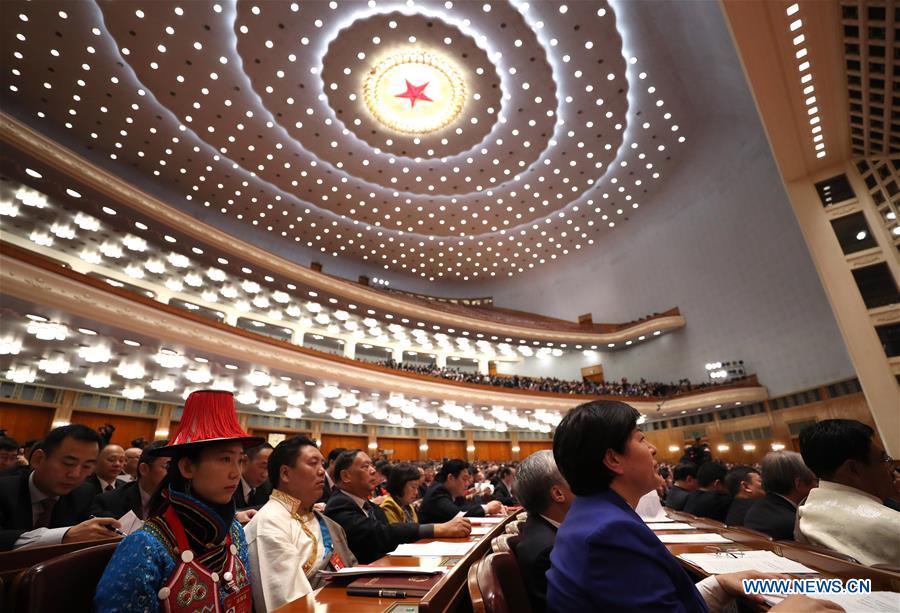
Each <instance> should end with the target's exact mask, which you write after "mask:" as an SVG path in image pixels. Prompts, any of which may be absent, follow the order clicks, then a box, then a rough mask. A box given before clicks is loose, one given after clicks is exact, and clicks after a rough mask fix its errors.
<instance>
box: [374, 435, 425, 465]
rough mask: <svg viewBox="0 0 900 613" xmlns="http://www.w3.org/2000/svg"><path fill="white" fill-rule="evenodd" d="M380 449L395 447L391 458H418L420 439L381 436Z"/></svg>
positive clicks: (379, 440)
mask: <svg viewBox="0 0 900 613" xmlns="http://www.w3.org/2000/svg"><path fill="white" fill-rule="evenodd" d="M378 449H393V450H394V453H393V454H391V455H390V456H388V458H389V459H391V460H418V459H419V439H415V438H389V437H379V439H378Z"/></svg>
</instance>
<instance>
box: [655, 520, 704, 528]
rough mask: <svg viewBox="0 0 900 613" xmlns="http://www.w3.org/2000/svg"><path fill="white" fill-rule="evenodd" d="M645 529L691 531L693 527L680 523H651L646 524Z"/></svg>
mask: <svg viewBox="0 0 900 613" xmlns="http://www.w3.org/2000/svg"><path fill="white" fill-rule="evenodd" d="M647 527H648V528H650V529H651V530H693V529H694V527H693V526H692V525H690V524H685V523H682V522H677V521H672V522H668V523H663V522H652V523H649V524H647Z"/></svg>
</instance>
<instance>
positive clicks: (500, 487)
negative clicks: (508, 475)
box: [494, 481, 519, 507]
mask: <svg viewBox="0 0 900 613" xmlns="http://www.w3.org/2000/svg"><path fill="white" fill-rule="evenodd" d="M494 500H499V501H500V504H504V505H506V506H508V507H514V506H516V505H517V504H519V501H518V500H516V497H515V496H513V495H512V492H510V491H509V488H508V487H507V486H506V484H505V483H503V481H498V482H497V486H496V487H495V488H494Z"/></svg>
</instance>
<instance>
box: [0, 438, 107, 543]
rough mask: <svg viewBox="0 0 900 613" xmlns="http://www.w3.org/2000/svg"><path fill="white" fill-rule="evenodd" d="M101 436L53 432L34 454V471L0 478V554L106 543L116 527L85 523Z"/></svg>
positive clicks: (103, 520) (100, 522) (103, 521)
mask: <svg viewBox="0 0 900 613" xmlns="http://www.w3.org/2000/svg"><path fill="white" fill-rule="evenodd" d="M99 452H100V435H99V434H97V432H96V431H95V430H92V429H90V428H88V427H87V426H82V425H79V424H71V425H68V426H60V427H59V428H55V429H54V430H52V431H51V432H50V433H49V434H48V435H47V436H46V437H45V438H44V440H43V443H42V445H41V447H40V448H39V449H37V450H35V451H34V453H33V454H32V457H31V463H32V467H33V468H34V470H32V471H30V472H23V473H19V474H14V475H10V476H6V477H2V478H0V551H9V550H11V549H19V548H22V547H32V546H44V545H59V544H60V543H75V542H79V541H91V540H96V539H105V538H109V537H110V536H112V535H113V532H112V531H111V530H110V527H113V528H118V527H119V526H120V525H119V522H118V521H116V520H114V519H109V518H99V519H90V509H91V501H92V500H93V499H94V489H93V487H91V486H90V485H88V484H86V483H85V482H84V481H85V479H87V477H88V475H90V474H91V473H93V471H94V468H95V467H96V465H97V455H98V454H99Z"/></svg>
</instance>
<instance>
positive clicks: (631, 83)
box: [0, 0, 685, 281]
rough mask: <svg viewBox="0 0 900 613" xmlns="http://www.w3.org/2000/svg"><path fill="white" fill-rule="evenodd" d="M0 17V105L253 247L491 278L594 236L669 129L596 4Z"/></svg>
mask: <svg viewBox="0 0 900 613" xmlns="http://www.w3.org/2000/svg"><path fill="white" fill-rule="evenodd" d="M3 14H4V19H3V24H2V26H0V27H2V32H3V35H2V38H3V46H4V49H3V57H4V60H5V61H4V65H5V68H4V70H3V71H2V100H3V103H4V108H7V109H9V108H15V109H16V112H17V113H18V114H19V115H20V116H23V117H24V119H25V120H26V121H28V123H29V124H30V125H31V126H32V127H34V128H35V129H37V130H40V131H43V132H45V133H48V134H59V133H60V132H62V133H64V134H65V138H66V140H67V141H68V142H72V143H77V144H79V147H81V148H82V149H90V150H91V151H92V152H93V157H94V161H95V162H96V161H97V160H106V165H107V166H108V167H109V168H111V169H115V168H122V166H123V165H124V166H125V167H131V169H132V170H133V171H135V172H137V173H138V174H139V175H141V176H144V177H146V179H147V180H148V181H150V182H153V183H156V184H158V185H162V186H165V188H166V189H167V190H170V193H174V194H177V198H176V199H174V200H170V201H169V203H170V204H171V205H173V206H176V207H178V208H181V209H184V210H187V211H194V212H197V213H198V215H199V213H200V212H201V211H203V213H204V214H206V215H208V214H210V213H214V215H216V216H221V218H222V219H223V220H228V221H229V222H231V223H235V222H239V223H241V224H245V225H246V226H248V227H249V229H251V230H253V231H254V236H255V237H256V239H255V240H256V242H257V243H258V244H261V245H265V244H266V241H269V242H273V241H289V242H290V243H292V244H299V245H302V246H303V247H304V248H306V249H312V250H315V251H320V252H322V253H327V254H331V255H334V256H338V257H341V258H345V259H348V260H351V261H353V260H355V261H360V262H366V263H367V264H369V265H375V266H378V267H379V268H383V269H384V270H387V271H391V272H392V273H397V274H398V275H402V274H409V275H415V276H416V277H420V278H421V279H423V280H428V281H440V280H454V281H473V280H483V279H492V278H496V279H499V278H506V277H509V276H514V275H518V274H520V273H525V272H527V271H529V270H530V269H533V268H535V267H538V266H541V265H545V264H547V263H550V262H553V261H556V260H559V259H561V258H564V257H565V256H566V255H567V254H570V253H573V252H575V251H577V250H581V249H584V248H587V247H588V246H589V245H593V244H595V243H597V242H600V241H602V240H603V236H604V234H605V233H607V232H613V231H621V230H620V228H621V226H622V225H623V224H625V223H626V221H627V219H628V215H629V213H631V212H633V211H634V209H636V208H638V207H640V206H644V205H645V204H647V205H650V195H651V193H652V190H653V187H654V185H655V184H657V183H658V182H659V181H660V180H661V179H662V178H663V177H664V174H665V172H666V171H667V170H668V169H669V165H670V164H671V163H672V161H671V159H672V158H673V157H674V155H675V152H677V151H678V150H679V149H680V148H682V147H684V146H685V145H683V144H682V143H684V141H685V137H684V136H683V130H679V125H678V117H676V116H675V115H674V114H673V112H672V111H671V106H672V105H667V104H666V99H665V97H664V96H663V94H662V92H659V91H657V90H656V88H655V87H654V86H653V81H652V76H653V75H648V74H647V72H646V69H645V67H644V66H642V63H641V61H640V59H639V58H637V57H634V56H633V55H631V50H633V49H635V48H636V45H637V42H636V41H629V40H627V29H626V28H624V27H623V26H622V24H621V23H619V22H617V16H616V10H615V4H613V5H612V6H611V5H610V4H608V3H607V2H587V1H583V2H573V3H571V4H563V3H560V2H532V3H527V2H516V3H510V2H487V3H483V2H450V1H447V2H435V1H415V2H414V1H413V0H408V1H407V2H385V1H377V2H376V1H375V0H370V1H369V2H338V1H332V2H325V1H316V2H293V3H291V2H250V1H243V0H241V1H240V2H236V3H234V2H222V3H213V2H199V1H198V2H162V1H154V2H147V1H143V2H142V1H138V2H109V1H104V2H97V3H93V2H79V3H68V2H67V3H56V2H40V3H26V2H5V3H4V6H3ZM204 209H208V210H207V211H204ZM132 231H133V229H132Z"/></svg>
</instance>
